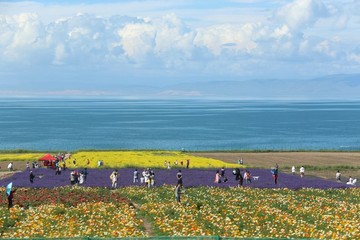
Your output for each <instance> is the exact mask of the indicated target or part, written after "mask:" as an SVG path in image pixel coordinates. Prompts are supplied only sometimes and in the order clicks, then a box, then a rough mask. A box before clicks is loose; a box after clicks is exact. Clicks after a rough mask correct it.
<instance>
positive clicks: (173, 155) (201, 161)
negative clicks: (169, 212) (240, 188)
mask: <svg viewBox="0 0 360 240" xmlns="http://www.w3.org/2000/svg"><path fill="white" fill-rule="evenodd" d="M74 159H76V165H77V166H79V167H90V168H95V167H97V162H98V160H103V162H104V167H109V168H115V167H117V168H125V167H142V168H143V167H150V168H166V165H165V162H170V165H171V166H172V167H173V166H174V165H175V162H176V161H177V166H180V167H181V166H183V167H186V161H187V160H188V159H189V160H190V167H191V168H221V167H224V166H225V167H226V168H231V167H239V165H238V164H230V163H224V162H223V161H220V160H216V159H212V158H204V157H197V156H191V155H188V154H186V153H184V152H178V151H95V152H92V151H88V152H86V151H82V152H77V153H75V154H73V155H72V156H71V159H68V160H67V162H66V164H67V166H70V167H71V166H72V165H73V160H74ZM88 160H89V162H90V164H89V165H88V164H87V162H88ZM181 162H183V165H181Z"/></svg>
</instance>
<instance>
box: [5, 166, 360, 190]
mask: <svg viewBox="0 0 360 240" xmlns="http://www.w3.org/2000/svg"><path fill="white" fill-rule="evenodd" d="M81 170H82V169H78V171H79V172H80V171H81ZM138 170H139V173H140V175H141V171H142V169H138ZM232 170H233V169H227V170H226V176H227V178H228V182H226V183H224V182H223V183H214V179H215V173H216V169H182V175H183V184H184V186H185V187H196V186H211V187H214V186H216V187H234V186H237V181H236V180H235V176H234V175H233V174H232ZM249 170H250V172H251V174H252V176H253V177H254V176H259V179H258V180H257V181H254V180H253V178H252V182H251V183H246V182H245V181H244V184H243V186H245V187H252V188H289V189H300V188H321V189H327V188H349V187H354V186H349V185H347V184H346V183H338V182H336V181H330V180H325V179H321V178H313V177H306V176H305V177H304V178H300V176H292V175H289V174H284V173H280V174H279V179H278V184H277V185H275V184H274V180H273V178H272V175H271V172H270V170H267V169H249ZM32 171H33V173H34V174H35V179H34V183H30V180H29V172H30V171H29V170H26V171H23V172H17V173H15V174H14V175H12V176H11V177H8V178H5V179H1V180H0V186H2V187H5V186H6V185H7V184H8V183H9V182H13V186H14V187H26V188H30V187H33V188H53V187H60V186H69V185H71V184H70V172H71V169H66V170H65V171H63V172H62V173H61V175H55V170H53V169H47V168H39V169H32ZM112 171H113V169H88V176H87V179H86V181H85V183H84V184H83V186H87V187H110V186H111V182H110V179H109V176H110V174H111V172H112ZM118 171H119V174H120V177H119V181H118V187H123V186H134V185H141V183H133V172H134V169H130V168H128V169H126V168H125V169H118ZM154 172H155V182H156V184H155V185H156V186H162V185H175V184H176V183H177V179H176V173H177V172H178V169H171V170H165V169H154ZM243 173H244V170H242V174H243Z"/></svg>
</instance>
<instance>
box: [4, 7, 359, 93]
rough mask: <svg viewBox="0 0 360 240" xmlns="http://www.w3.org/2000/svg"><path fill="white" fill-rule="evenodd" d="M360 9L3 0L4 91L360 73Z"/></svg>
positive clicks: (110, 89) (116, 88)
mask: <svg viewBox="0 0 360 240" xmlns="http://www.w3.org/2000/svg"><path fill="white" fill-rule="evenodd" d="M359 12H360V1H359V0H293V1H290V0H274V1H260V0H172V1H166V0H148V1H147V0H138V1H130V0H122V1H115V0H112V1H111V0H101V1H100V0H91V1H80V0H65V1H60V0H58V1H0V96H10V95H19V96H20V95H39V94H40V95H55V96H57V95H59V96H76V95H79V96H82V95H89V96H106V95H114V96H116V95H121V94H124V93H123V92H122V93H121V88H123V87H124V86H129V85H131V86H139V87H140V86H141V87H144V86H145V87H146V86H147V87H163V88H164V87H166V86H175V85H176V84H186V83H189V84H190V83H194V82H200V83H201V82H203V83H206V82H210V81H239V82H240V81H249V80H259V79H263V80H266V79H285V80H287V79H288V80H289V81H291V80H292V79H312V78H319V77H322V76H327V75H336V74H359V73H360V14H359ZM185 95H186V94H185Z"/></svg>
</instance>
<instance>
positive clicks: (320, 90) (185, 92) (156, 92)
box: [121, 74, 360, 100]
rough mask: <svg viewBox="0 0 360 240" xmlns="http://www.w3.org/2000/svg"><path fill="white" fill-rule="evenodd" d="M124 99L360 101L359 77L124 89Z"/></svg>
mask: <svg viewBox="0 0 360 240" xmlns="http://www.w3.org/2000/svg"><path fill="white" fill-rule="evenodd" d="M121 95H128V96H142V97H150V98H152V97H155V98H239V99H335V100H336V99H360V74H353V75H331V76H326V77H322V78H314V79H307V80H303V79H302V80H297V79H293V80H291V79H289V80H279V79H267V80H245V81H210V82H192V83H189V82H188V83H181V84H176V85H170V86H167V87H154V86H151V87H148V86H139V85H137V86H135V85H133V86H124V87H123V89H122V92H121Z"/></svg>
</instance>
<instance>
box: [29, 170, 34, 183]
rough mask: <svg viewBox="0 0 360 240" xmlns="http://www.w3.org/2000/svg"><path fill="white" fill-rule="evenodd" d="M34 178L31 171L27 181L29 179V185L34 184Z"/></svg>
mask: <svg viewBox="0 0 360 240" xmlns="http://www.w3.org/2000/svg"><path fill="white" fill-rule="evenodd" d="M34 178H35V175H34V173H33V172H32V171H30V175H29V179H30V182H31V183H34Z"/></svg>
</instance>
